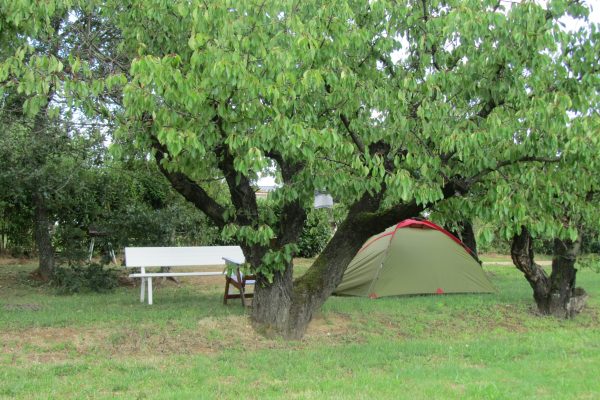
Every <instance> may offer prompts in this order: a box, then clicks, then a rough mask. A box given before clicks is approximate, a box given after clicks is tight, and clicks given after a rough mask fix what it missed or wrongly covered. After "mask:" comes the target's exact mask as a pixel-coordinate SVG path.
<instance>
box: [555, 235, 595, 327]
mask: <svg viewBox="0 0 600 400" xmlns="http://www.w3.org/2000/svg"><path fill="white" fill-rule="evenodd" d="M580 238H581V235H579V238H578V239H577V240H576V241H574V242H573V241H571V240H561V239H554V256H553V257H552V275H551V284H550V293H549V298H548V311H549V313H550V314H552V315H554V316H556V317H560V318H572V317H574V316H575V315H577V314H578V313H579V312H581V310H582V309H583V308H584V307H585V304H586V301H587V297H588V296H587V293H586V292H585V290H583V289H582V288H577V287H575V282H576V280H575V278H576V276H577V269H576V268H575V262H576V261H577V255H578V254H579V249H580V246H581V239H580Z"/></svg>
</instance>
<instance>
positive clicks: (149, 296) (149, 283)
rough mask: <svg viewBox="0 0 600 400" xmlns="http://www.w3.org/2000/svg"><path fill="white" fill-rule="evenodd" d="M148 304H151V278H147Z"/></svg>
mask: <svg viewBox="0 0 600 400" xmlns="http://www.w3.org/2000/svg"><path fill="white" fill-rule="evenodd" d="M148 304H149V305H152V278H148Z"/></svg>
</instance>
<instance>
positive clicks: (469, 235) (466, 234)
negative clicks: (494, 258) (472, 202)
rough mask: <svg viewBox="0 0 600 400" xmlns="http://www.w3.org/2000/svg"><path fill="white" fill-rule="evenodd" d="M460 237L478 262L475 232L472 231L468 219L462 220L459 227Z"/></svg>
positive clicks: (471, 225)
mask: <svg viewBox="0 0 600 400" xmlns="http://www.w3.org/2000/svg"><path fill="white" fill-rule="evenodd" d="M460 239H461V240H462V242H463V243H464V245H465V246H467V247H468V248H469V249H470V250H471V252H472V253H471V254H472V255H473V256H474V257H475V259H476V260H477V261H478V262H479V256H478V255H477V241H476V239H475V232H474V231H473V224H472V223H471V221H469V220H465V221H462V223H461V229H460Z"/></svg>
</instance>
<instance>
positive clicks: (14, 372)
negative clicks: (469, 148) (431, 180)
mask: <svg viewBox="0 0 600 400" xmlns="http://www.w3.org/2000/svg"><path fill="white" fill-rule="evenodd" d="M309 263H310V260H300V267H299V271H300V272H299V273H301V272H302V271H304V270H306V268H307V266H308V264H309ZM32 269H33V266H32V265H6V266H0V346H1V350H2V351H1V352H0V398H27V399H36V398H40V399H46V398H56V399H79V398H99V399H104V398H106V399H109V398H110V399H113V398H123V399H143V398H147V399H186V398H190V399H203V398H206V399H213V398H214V399H228V398H231V399H246V398H256V399H259V398H260V399H265V398H266V399H269V398H290V399H323V398H330V399H399V398H406V399H433V398H450V399H452V398H456V399H465V398H467V399H469V398H471V399H481V398H484V399H524V398H530V399H568V398H572V399H597V398H600V318H599V316H600V302H599V300H598V299H599V298H600V275H599V274H596V273H594V272H591V271H589V270H584V271H581V272H580V274H579V275H578V277H579V284H580V285H581V286H583V287H585V288H586V289H587V290H588V292H589V293H590V301H589V307H588V308H587V309H586V310H585V311H584V312H583V313H582V314H581V315H579V316H578V317H577V318H576V319H574V320H569V321H560V320H556V319H554V318H549V317H539V316H537V315H535V313H534V312H533V308H532V299H531V289H530V288H529V286H528V284H527V282H526V281H525V280H524V279H523V278H522V276H521V274H520V273H519V272H518V271H516V270H515V269H514V267H507V266H486V267H484V269H485V270H486V273H487V274H488V276H489V277H490V279H491V280H492V282H493V284H494V285H495V286H496V287H497V288H498V293H496V294H491V295H442V296H414V297H398V298H382V299H377V300H370V299H362V298H349V297H332V298H330V299H329V300H328V301H327V303H326V304H325V305H324V307H323V310H322V311H321V312H320V313H319V315H317V316H316V317H315V320H314V321H313V323H312V324H311V327H310V329H309V331H308V333H307V335H306V337H305V338H304V339H303V340H301V341H297V342H285V341H282V340H271V339H266V338H264V337H261V336H259V335H257V334H255V333H254V332H253V331H252V329H251V327H250V326H249V321H248V316H247V314H246V311H245V310H243V309H242V307H241V305H240V304H239V303H238V302H235V301H233V302H232V303H231V304H230V305H228V306H223V305H222V291H223V281H222V280H221V279H218V278H208V279H207V278H204V279H202V278H200V279H195V278H193V279H192V278H190V279H188V280H185V281H184V282H183V283H182V285H181V287H177V286H176V285H174V284H172V283H163V284H162V285H160V286H159V287H158V288H157V289H156V290H155V293H154V300H155V304H154V305H153V306H147V305H143V304H140V303H139V289H138V288H131V287H128V288H119V289H117V290H116V291H114V292H111V293H107V294H94V293H89V294H79V295H75V296H61V295H57V294H55V291H54V290H53V289H52V288H49V287H47V286H36V285H34V284H32V283H30V282H28V280H27V275H28V272H29V271H31V270H32Z"/></svg>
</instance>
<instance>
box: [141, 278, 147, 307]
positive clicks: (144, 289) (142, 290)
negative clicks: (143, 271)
mask: <svg viewBox="0 0 600 400" xmlns="http://www.w3.org/2000/svg"><path fill="white" fill-rule="evenodd" d="M140 287H141V290H140V303H143V302H144V296H145V295H146V278H142V284H141V285H140Z"/></svg>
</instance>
